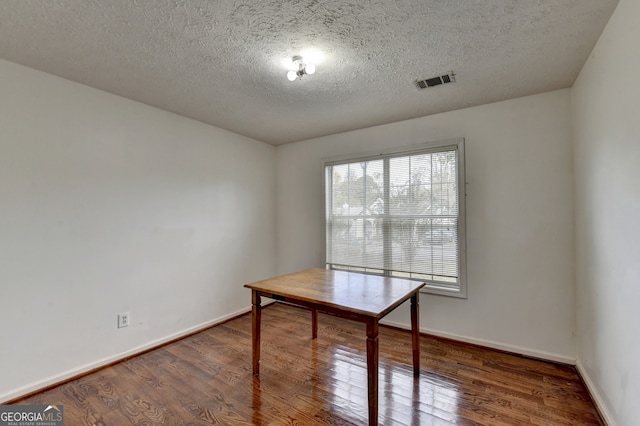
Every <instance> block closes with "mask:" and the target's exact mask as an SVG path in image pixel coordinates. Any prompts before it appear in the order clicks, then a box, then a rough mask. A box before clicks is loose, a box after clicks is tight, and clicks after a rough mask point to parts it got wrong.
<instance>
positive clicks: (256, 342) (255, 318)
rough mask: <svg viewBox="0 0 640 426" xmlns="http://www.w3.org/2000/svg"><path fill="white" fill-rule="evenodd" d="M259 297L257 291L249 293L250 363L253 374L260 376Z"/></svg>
mask: <svg viewBox="0 0 640 426" xmlns="http://www.w3.org/2000/svg"><path fill="white" fill-rule="evenodd" d="M260 302H261V300H260V295H259V294H258V292H257V291H255V290H252V291H251V303H252V304H253V308H252V310H251V332H252V349H253V353H252V361H253V374H260V322H261V320H262V306H260Z"/></svg>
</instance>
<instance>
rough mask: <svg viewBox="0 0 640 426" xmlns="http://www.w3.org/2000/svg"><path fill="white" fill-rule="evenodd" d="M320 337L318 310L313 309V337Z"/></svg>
mask: <svg viewBox="0 0 640 426" xmlns="http://www.w3.org/2000/svg"><path fill="white" fill-rule="evenodd" d="M317 337H318V310H317V309H311V338H312V339H316V338H317Z"/></svg>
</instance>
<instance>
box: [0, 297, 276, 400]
mask: <svg viewBox="0 0 640 426" xmlns="http://www.w3.org/2000/svg"><path fill="white" fill-rule="evenodd" d="M268 304H270V303H264V304H263V306H266V305H268ZM250 311H251V307H248V308H243V309H239V310H237V311H235V312H232V313H230V314H227V315H223V316H221V317H219V318H216V319H213V320H211V321H206V322H203V323H202V324H198V325H196V326H193V327H189V328H187V329H186V330H182V331H180V332H177V333H174V334H171V335H169V336H166V337H163V338H161V339H157V340H153V341H151V342H148V343H145V344H144V345H140V346H137V347H135V348H132V349H130V350H128V351H126V352H122V353H119V354H116V355H113V356H110V357H107V358H102V359H100V360H97V361H95V362H90V363H87V364H84V365H82V366H79V367H77V368H74V369H71V370H68V371H65V372H63V373H61V374H56V375H55V376H51V377H49V378H47V379H44V380H40V381H37V382H33V383H30V384H28V385H26V386H23V387H21V388H18V389H15V390H13V391H11V392H8V393H5V394H2V395H0V404H1V403H3V402H6V401H11V400H14V399H16V398H20V397H21V396H24V395H27V394H29V393H32V392H35V391H38V390H40V389H44V388H46V387H48V386H51V385H55V384H56V383H61V382H64V381H65V380H69V379H71V378H73V377H76V376H79V375H81V374H83V373H86V372H88V371H91V370H95V369H97V368H100V367H104V366H105V365H109V364H112V363H114V362H118V361H120V360H122V359H125V358H128V357H130V356H133V355H136V354H139V353H142V352H145V351H147V350H149V349H153V348H155V347H158V346H161V345H163V344H165V343H167V342H170V341H172V340H176V339H179V338H181V337H184V336H187V335H189V334H192V333H195V332H198V331H200V330H204V329H206V328H209V327H212V326H214V325H216V324H219V323H221V322H224V321H226V320H228V319H230V318H233V317H236V316H239V315H242V314H245V313H247V312H250Z"/></svg>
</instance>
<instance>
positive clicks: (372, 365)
mask: <svg viewBox="0 0 640 426" xmlns="http://www.w3.org/2000/svg"><path fill="white" fill-rule="evenodd" d="M378 332H379V330H378V320H377V319H374V318H371V319H369V320H367V382H368V383H367V386H368V391H369V426H377V425H378Z"/></svg>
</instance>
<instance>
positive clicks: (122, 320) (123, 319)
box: [118, 312, 129, 328]
mask: <svg viewBox="0 0 640 426" xmlns="http://www.w3.org/2000/svg"><path fill="white" fill-rule="evenodd" d="M122 327H129V312H125V313H123V314H119V315H118V328H122Z"/></svg>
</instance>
